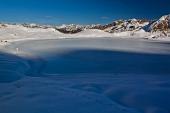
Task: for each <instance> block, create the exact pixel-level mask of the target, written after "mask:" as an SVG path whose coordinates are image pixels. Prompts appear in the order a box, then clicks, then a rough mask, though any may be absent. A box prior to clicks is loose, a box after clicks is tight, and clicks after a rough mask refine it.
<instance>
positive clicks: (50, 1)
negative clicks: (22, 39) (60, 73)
mask: <svg viewBox="0 0 170 113" xmlns="http://www.w3.org/2000/svg"><path fill="white" fill-rule="evenodd" d="M169 13H170V0H0V21H1V22H14V23H15V22H16V23H24V22H26V23H42V24H71V23H74V24H92V23H93V24H97V23H101V24H104V23H109V22H111V21H113V20H116V19H129V18H145V19H157V18H159V17H160V16H162V15H165V14H169Z"/></svg>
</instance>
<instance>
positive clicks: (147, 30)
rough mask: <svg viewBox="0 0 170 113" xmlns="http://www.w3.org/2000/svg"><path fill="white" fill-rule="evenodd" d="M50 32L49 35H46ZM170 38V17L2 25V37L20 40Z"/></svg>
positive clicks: (0, 29)
mask: <svg viewBox="0 0 170 113" xmlns="http://www.w3.org/2000/svg"><path fill="white" fill-rule="evenodd" d="M39 32H41V33H39ZM46 32H49V33H46ZM5 33H6V34H5ZM85 33H87V34H85ZM35 34H39V35H38V37H40V36H41V37H47V36H52V37H56V36H57V37H66V38H68V37H88V36H94V37H101V36H103V35H101V34H104V36H105V37H115V36H116V37H131V36H133V37H142V38H160V37H161V38H162V37H164V38H165V37H170V15H165V16H162V17H161V18H160V19H159V20H154V21H153V20H144V19H129V20H117V21H113V22H111V23H109V24H105V25H101V24H92V25H76V24H70V25H65V24H63V25H61V26H54V25H38V24H0V37H1V39H2V37H3V38H5V37H10V38H16V37H17V38H18V37H30V38H31V36H34V35H35Z"/></svg>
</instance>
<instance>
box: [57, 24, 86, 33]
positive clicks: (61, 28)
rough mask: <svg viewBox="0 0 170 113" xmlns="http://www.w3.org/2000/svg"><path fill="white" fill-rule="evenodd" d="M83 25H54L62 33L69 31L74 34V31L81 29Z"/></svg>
mask: <svg viewBox="0 0 170 113" xmlns="http://www.w3.org/2000/svg"><path fill="white" fill-rule="evenodd" d="M83 29H84V28H83V26H80V25H74V24H71V25H62V26H59V27H56V30H58V31H60V32H62V33H67V34H68V33H69V34H74V33H78V32H81V31H83Z"/></svg>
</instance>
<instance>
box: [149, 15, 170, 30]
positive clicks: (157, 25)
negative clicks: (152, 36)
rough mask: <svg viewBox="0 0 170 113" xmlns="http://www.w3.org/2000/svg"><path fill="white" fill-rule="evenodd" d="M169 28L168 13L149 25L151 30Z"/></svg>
mask: <svg viewBox="0 0 170 113" xmlns="http://www.w3.org/2000/svg"><path fill="white" fill-rule="evenodd" d="M169 29H170V15H165V16H162V17H161V18H160V19H159V20H158V21H156V22H154V23H153V24H151V26H150V31H151V32H157V31H164V32H166V31H168V30H169Z"/></svg>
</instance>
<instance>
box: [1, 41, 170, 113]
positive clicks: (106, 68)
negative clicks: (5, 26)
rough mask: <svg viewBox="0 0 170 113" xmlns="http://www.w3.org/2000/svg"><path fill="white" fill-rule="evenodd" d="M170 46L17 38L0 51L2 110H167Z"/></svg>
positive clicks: (137, 112)
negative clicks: (19, 39)
mask: <svg viewBox="0 0 170 113" xmlns="http://www.w3.org/2000/svg"><path fill="white" fill-rule="evenodd" d="M35 45H36V46H35ZM169 46H170V45H169V43H163V42H152V41H144V40H133V39H131V40H130V39H123V40H122V39H109V38H101V39H100V38H99V39H61V40H50V39H47V40H37V41H31V40H30V41H18V42H13V43H12V44H11V45H8V46H6V47H5V48H3V49H2V50H1V51H2V52H1V53H0V67H1V69H0V73H1V74H0V89H1V90H0V113H1V112H2V113H169V112H170V109H169V105H170V97H169V95H170V84H169V83H170V76H169V74H170V60H169V58H170V47H169ZM16 48H19V52H18V53H17V52H16ZM7 50H8V53H7Z"/></svg>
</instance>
